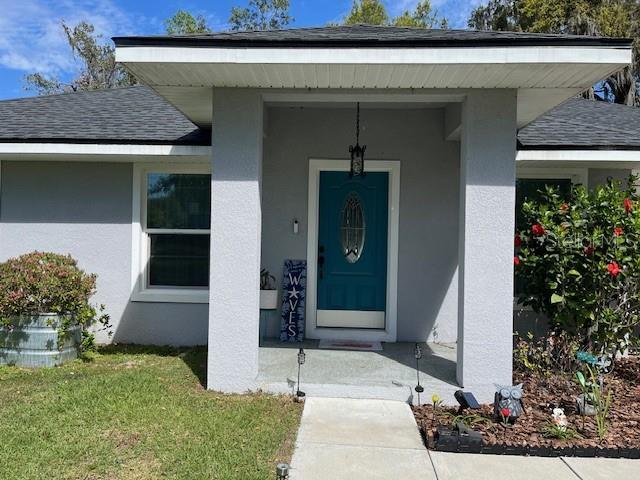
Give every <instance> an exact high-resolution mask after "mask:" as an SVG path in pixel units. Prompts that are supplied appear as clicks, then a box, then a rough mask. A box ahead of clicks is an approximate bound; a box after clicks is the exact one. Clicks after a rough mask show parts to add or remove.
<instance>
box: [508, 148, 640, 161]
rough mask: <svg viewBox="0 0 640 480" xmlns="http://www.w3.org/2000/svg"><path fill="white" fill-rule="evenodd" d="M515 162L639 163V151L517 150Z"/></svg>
mask: <svg viewBox="0 0 640 480" xmlns="http://www.w3.org/2000/svg"><path fill="white" fill-rule="evenodd" d="M516 161H517V162H640V150H519V151H518V153H517V154H516Z"/></svg>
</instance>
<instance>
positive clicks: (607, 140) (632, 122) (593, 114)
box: [518, 98, 640, 150]
mask: <svg viewBox="0 0 640 480" xmlns="http://www.w3.org/2000/svg"><path fill="white" fill-rule="evenodd" d="M518 149H519V150H640V108H638V107H629V106H625V105H618V104H615V103H608V102H597V101H593V100H586V99H584V98H571V99H569V100H567V101H566V102H564V103H563V104H561V105H558V106H557V107H555V108H553V109H552V110H550V111H549V112H547V113H546V114H544V115H542V116H541V117H539V118H538V119H537V120H535V121H534V122H532V123H530V124H529V125H527V126H526V127H524V128H523V129H521V130H520V132H519V133H518Z"/></svg>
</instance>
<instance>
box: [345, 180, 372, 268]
mask: <svg viewBox="0 0 640 480" xmlns="http://www.w3.org/2000/svg"><path fill="white" fill-rule="evenodd" d="M340 225H341V226H340V239H341V242H342V253H343V255H344V258H345V260H346V261H347V262H349V263H356V262H357V261H358V260H360V257H361V256H362V251H363V249H364V238H365V233H366V225H365V220H364V208H363V206H362V201H361V200H360V197H359V196H358V194H357V193H356V192H351V193H349V195H347V199H346V200H345V202H344V208H343V209H342V222H341V224H340Z"/></svg>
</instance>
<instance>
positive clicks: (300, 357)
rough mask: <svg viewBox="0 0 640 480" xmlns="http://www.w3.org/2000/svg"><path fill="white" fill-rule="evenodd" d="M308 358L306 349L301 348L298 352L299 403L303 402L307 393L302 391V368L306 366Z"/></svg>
mask: <svg viewBox="0 0 640 480" xmlns="http://www.w3.org/2000/svg"><path fill="white" fill-rule="evenodd" d="M306 357H307V356H306V354H305V353H304V348H302V347H300V350H299V351H298V389H297V390H296V400H297V401H298V402H302V401H303V400H304V397H305V393H304V392H303V391H302V390H300V367H301V366H302V365H304V361H305V359H306Z"/></svg>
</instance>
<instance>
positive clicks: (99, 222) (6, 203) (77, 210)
mask: <svg viewBox="0 0 640 480" xmlns="http://www.w3.org/2000/svg"><path fill="white" fill-rule="evenodd" d="M1 168H2V172H1V176H0V178H1V181H2V185H1V190H0V193H1V199H0V260H5V259H7V258H9V257H13V256H17V255H20V254H22V253H26V252H30V251H33V250H44V251H51V252H56V253H63V254H67V253H68V254H71V255H72V256H73V257H75V258H76V259H77V260H78V262H79V264H80V267H81V268H83V269H84V270H86V271H87V272H91V273H96V274H97V275H98V282H97V294H96V296H95V298H94V300H95V302H96V303H104V304H105V305H106V307H107V312H108V313H109V314H110V315H111V320H112V324H113V332H114V336H113V339H112V340H113V341H116V342H121V343H144V344H160V345H163V344H172V345H203V344H206V343H207V309H208V307H207V305H206V304H203V305H197V304H169V303H140V302H130V301H129V296H130V293H131V208H132V165H131V164H130V163H95V162H91V163H82V162H51V161H50V162H25V161H6V160H3V161H2V162H1ZM99 340H100V341H103V342H104V341H108V339H107V338H106V337H104V336H101V337H100V338H99Z"/></svg>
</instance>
